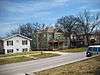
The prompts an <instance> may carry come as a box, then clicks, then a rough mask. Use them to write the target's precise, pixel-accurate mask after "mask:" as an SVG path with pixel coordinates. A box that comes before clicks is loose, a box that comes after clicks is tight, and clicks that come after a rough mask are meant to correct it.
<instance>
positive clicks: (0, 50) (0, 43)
mask: <svg viewBox="0 0 100 75" xmlns="http://www.w3.org/2000/svg"><path fill="white" fill-rule="evenodd" d="M2 53H3V41H2V39H0V54H2Z"/></svg>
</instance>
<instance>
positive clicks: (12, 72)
mask: <svg viewBox="0 0 100 75" xmlns="http://www.w3.org/2000/svg"><path fill="white" fill-rule="evenodd" d="M84 59H87V57H85V52H80V53H69V54H63V55H61V56H56V57H50V58H44V59H39V60H32V61H27V62H21V63H13V64H6V65H0V75H24V74H25V73H32V72H36V71H41V70H45V69H49V68H53V67H57V66H60V65H64V64H68V63H72V62H75V61H80V60H84Z"/></svg>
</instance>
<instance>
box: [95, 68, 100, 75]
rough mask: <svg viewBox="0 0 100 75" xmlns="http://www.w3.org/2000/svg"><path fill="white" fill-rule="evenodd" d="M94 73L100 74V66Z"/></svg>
mask: <svg viewBox="0 0 100 75" xmlns="http://www.w3.org/2000/svg"><path fill="white" fill-rule="evenodd" d="M94 75H100V66H99V67H98V68H97V69H96V70H95V74H94Z"/></svg>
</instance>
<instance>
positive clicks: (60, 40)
mask: <svg viewBox="0 0 100 75" xmlns="http://www.w3.org/2000/svg"><path fill="white" fill-rule="evenodd" d="M63 47H64V34H63V33H62V32H59V31H56V30H55V29H53V28H48V29H45V30H43V31H39V32H38V33H37V49H43V50H44V49H46V50H54V49H61V48H63Z"/></svg>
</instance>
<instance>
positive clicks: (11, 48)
mask: <svg viewBox="0 0 100 75" xmlns="http://www.w3.org/2000/svg"><path fill="white" fill-rule="evenodd" d="M2 40H3V48H4V49H3V50H4V53H5V54H7V53H19V52H26V51H29V50H30V41H31V40H32V39H30V38H28V37H25V36H23V35H20V34H15V35H13V36H10V37H7V38H4V39H2Z"/></svg>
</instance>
